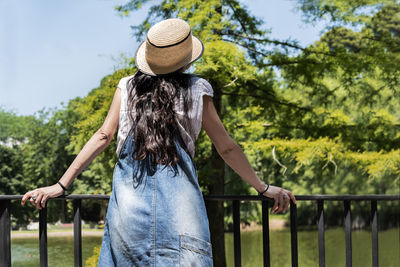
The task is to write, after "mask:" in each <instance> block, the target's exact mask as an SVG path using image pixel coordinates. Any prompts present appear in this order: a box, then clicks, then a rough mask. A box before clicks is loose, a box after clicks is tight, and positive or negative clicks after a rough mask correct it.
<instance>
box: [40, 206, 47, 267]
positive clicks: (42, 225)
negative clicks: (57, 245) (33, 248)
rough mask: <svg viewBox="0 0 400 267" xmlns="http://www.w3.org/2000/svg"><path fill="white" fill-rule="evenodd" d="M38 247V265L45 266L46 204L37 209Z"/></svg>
mask: <svg viewBox="0 0 400 267" xmlns="http://www.w3.org/2000/svg"><path fill="white" fill-rule="evenodd" d="M39 249H40V267H47V266H48V264H49V263H48V257H47V205H46V206H45V207H44V208H42V209H41V210H39Z"/></svg>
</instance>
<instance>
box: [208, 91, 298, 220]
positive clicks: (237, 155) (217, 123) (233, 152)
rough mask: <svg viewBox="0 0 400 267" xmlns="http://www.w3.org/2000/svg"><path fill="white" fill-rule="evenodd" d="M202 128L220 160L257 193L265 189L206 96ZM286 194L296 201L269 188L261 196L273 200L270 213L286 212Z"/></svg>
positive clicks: (275, 189) (280, 190)
mask: <svg viewBox="0 0 400 267" xmlns="http://www.w3.org/2000/svg"><path fill="white" fill-rule="evenodd" d="M202 127H203V128H204V130H205V131H206V133H207V135H208V136H209V137H210V139H211V141H212V142H213V144H214V146H215V148H216V150H217V151H218V154H219V155H220V156H221V157H222V159H223V160H224V161H225V162H226V163H227V164H228V165H229V166H230V167H231V168H232V169H233V170H234V171H235V172H236V173H237V174H238V175H239V176H240V177H241V178H242V179H243V180H245V181H246V182H247V183H248V184H250V185H251V186H252V187H254V188H255V189H256V190H257V192H262V191H263V190H264V189H265V183H264V182H263V181H261V180H260V178H259V177H258V176H257V174H256V173H255V171H254V169H253V168H252V166H251V165H250V163H249V161H248V159H247V157H246V155H245V154H244V153H243V150H242V149H241V147H240V146H239V145H238V144H237V143H236V142H235V141H234V140H233V139H232V138H231V137H230V136H229V134H228V133H227V132H226V130H225V127H224V125H223V124H222V122H221V120H220V118H219V116H218V114H217V111H216V109H215V107H214V104H213V102H212V98H211V97H210V96H208V95H204V96H203V118H202ZM285 194H287V195H288V196H289V197H290V198H291V199H292V200H293V202H294V203H296V199H295V197H294V196H293V194H292V193H291V192H290V191H288V190H285V189H283V188H280V187H277V186H272V185H271V186H270V187H269V188H268V190H267V192H265V193H264V194H263V195H265V196H267V197H271V198H274V199H275V204H274V206H273V207H272V211H275V212H276V213H277V212H281V211H282V212H286V210H287V209H288V206H289V202H290V201H289V199H287V201H286V203H285V202H284V199H283V197H284V196H285Z"/></svg>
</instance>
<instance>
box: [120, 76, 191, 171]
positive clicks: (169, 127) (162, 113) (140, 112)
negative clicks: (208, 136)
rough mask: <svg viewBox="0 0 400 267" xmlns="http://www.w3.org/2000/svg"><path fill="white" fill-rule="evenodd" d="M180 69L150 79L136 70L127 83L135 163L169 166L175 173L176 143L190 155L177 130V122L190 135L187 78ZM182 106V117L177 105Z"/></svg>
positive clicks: (177, 156) (177, 160) (189, 98)
mask: <svg viewBox="0 0 400 267" xmlns="http://www.w3.org/2000/svg"><path fill="white" fill-rule="evenodd" d="M191 76H192V75H190V74H185V73H183V72H182V70H178V71H175V72H173V73H170V74H164V75H158V76H151V75H148V74H145V73H143V72H141V71H137V72H136V73H135V74H134V76H133V77H132V78H130V79H129V80H128V83H127V89H128V110H130V112H129V119H130V120H131V122H132V124H131V125H132V128H134V131H133V137H134V140H135V148H134V149H133V152H132V158H133V159H134V160H146V162H147V163H150V165H151V168H152V169H153V170H155V168H156V165H157V164H164V165H166V166H172V167H173V168H174V171H175V175H176V173H177V172H178V170H177V164H178V163H179V159H180V155H178V151H177V147H176V145H175V142H178V143H179V144H180V145H181V146H182V147H183V148H184V149H185V151H186V152H187V153H188V154H189V155H190V153H189V151H188V149H187V147H186V145H185V143H184V141H183V139H182V136H181V134H180V131H179V125H178V123H180V124H181V125H182V126H183V127H184V129H185V130H186V131H189V132H190V133H189V134H190V135H191V136H193V135H192V133H191V132H192V129H193V127H191V121H190V119H189V116H188V115H187V114H188V111H189V110H190V109H191V107H192V100H191V97H190V93H191V92H190V90H189V85H190V78H191ZM179 103H180V105H182V104H183V114H180V113H177V112H176V109H175V108H176V105H179Z"/></svg>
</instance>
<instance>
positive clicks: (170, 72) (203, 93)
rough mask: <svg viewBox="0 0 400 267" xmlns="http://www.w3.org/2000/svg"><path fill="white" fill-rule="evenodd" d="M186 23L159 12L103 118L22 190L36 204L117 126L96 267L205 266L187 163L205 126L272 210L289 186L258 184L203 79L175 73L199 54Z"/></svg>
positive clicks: (65, 181)
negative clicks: (53, 171)
mask: <svg viewBox="0 0 400 267" xmlns="http://www.w3.org/2000/svg"><path fill="white" fill-rule="evenodd" d="M203 49H204V48H203V44H202V42H201V41H200V40H199V39H198V38H197V37H195V36H193V35H192V33H191V29H190V26H189V24H187V23H186V22H185V21H183V20H181V19H167V20H164V21H161V22H159V23H157V24H155V25H154V26H152V27H151V28H150V30H149V32H148V33H147V38H146V40H145V41H144V42H143V43H142V44H141V45H140V46H139V48H138V50H137V52H136V56H135V60H136V62H135V63H136V66H137V68H138V71H137V72H136V73H135V74H133V75H131V76H127V77H124V78H122V79H121V80H120V81H119V84H118V86H117V89H116V91H115V94H114V98H113V101H112V104H111V107H110V110H109V112H108V114H107V117H106V119H105V121H104V123H103V125H102V126H101V127H100V129H99V130H98V131H97V132H96V133H95V134H94V135H93V136H92V138H91V139H90V140H89V141H88V142H87V144H86V145H85V146H84V147H83V149H82V151H81V152H80V153H79V154H78V156H77V157H76V159H75V160H74V161H73V162H72V164H71V166H70V167H69V168H68V169H67V171H66V172H65V174H64V175H63V176H62V177H61V179H60V181H59V182H58V183H57V184H55V185H52V186H48V187H44V188H38V189H35V190H32V191H29V192H27V193H26V194H25V195H24V196H23V198H22V202H21V204H22V205H23V204H24V203H25V201H26V200H27V199H28V198H30V202H31V203H32V204H33V205H34V206H36V207H37V208H38V209H42V207H45V205H46V201H47V199H49V198H54V197H57V196H60V195H62V194H63V192H64V190H65V188H67V187H68V186H69V185H70V184H71V183H72V182H73V180H74V179H75V177H76V176H77V175H78V174H79V173H81V171H82V170H83V169H84V168H85V167H86V166H87V165H89V164H90V162H91V161H92V160H93V159H94V158H95V157H96V156H97V155H98V154H99V153H100V152H101V151H103V150H104V149H105V148H106V147H107V146H108V145H109V144H110V142H111V140H112V138H113V136H114V133H115V131H116V129H117V127H118V134H117V151H116V152H117V155H118V162H117V164H116V165H115V169H114V174H113V187H112V188H113V189H112V194H111V197H110V200H109V204H108V209H107V216H106V222H105V228H104V235H103V240H102V246H101V251H100V257H99V266H132V265H134V266H149V265H150V264H152V265H154V264H155V263H157V264H161V265H162V266H177V265H178V266H212V265H213V262H212V249H211V240H210V232H209V224H208V223H209V222H208V217H207V213H206V209H205V205H204V200H203V197H202V193H201V191H200V187H199V184H198V180H197V173H196V169H195V165H194V162H193V156H194V150H195V148H194V143H195V141H196V139H197V137H198V134H199V132H200V130H201V128H203V129H204V130H205V131H206V133H207V134H208V136H209V137H210V139H211V141H212V142H213V144H214V145H215V147H216V149H217V151H218V153H219V154H220V156H221V157H222V158H223V159H224V161H225V162H226V163H227V164H228V165H229V166H230V167H231V168H232V169H233V170H234V171H235V172H237V173H238V174H239V175H240V176H241V177H242V179H244V180H245V181H246V182H248V183H249V184H250V185H251V186H253V187H254V188H255V189H256V190H257V191H258V192H259V194H260V195H261V194H262V195H264V196H267V197H270V198H274V199H275V203H274V206H273V207H272V212H274V213H278V212H286V211H287V209H288V206H289V203H290V198H291V199H292V200H293V202H294V203H296V199H295V197H294V196H293V194H292V193H291V192H290V191H288V190H285V189H283V188H280V187H277V186H272V185H268V184H265V183H263V182H262V181H261V180H260V179H259V178H258V177H257V175H256V174H255V172H254V170H253V168H252V167H251V165H250V164H249V162H248V160H247V158H246V156H245V155H244V153H243V151H242V150H241V148H240V146H239V145H237V144H236V143H235V141H234V140H233V139H232V138H231V137H230V136H229V134H228V133H227V132H226V130H225V128H224V126H223V124H222V122H221V120H220V119H219V117H218V114H217V112H216V110H215V107H214V105H213V102H212V97H213V89H212V87H211V85H210V84H209V83H208V82H207V81H206V80H204V79H202V78H199V77H196V76H194V75H189V74H185V73H183V72H184V71H185V70H186V69H187V68H188V67H189V66H190V64H192V63H193V62H194V61H196V60H197V59H199V58H200V57H201V56H202V54H203Z"/></svg>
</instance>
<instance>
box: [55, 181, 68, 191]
mask: <svg viewBox="0 0 400 267" xmlns="http://www.w3.org/2000/svg"><path fill="white" fill-rule="evenodd" d="M57 184H58V185H59V187H61V189H62V190H63V193H64V192H65V191H66V190H67V188H66V187H65V186H64V185H63V184H62V183H61V182H60V181H58V182H57Z"/></svg>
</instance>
